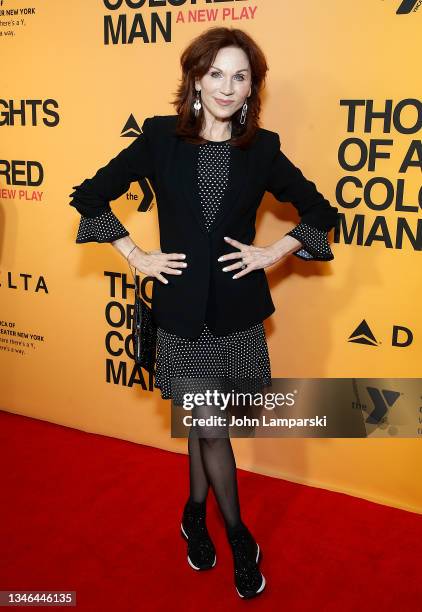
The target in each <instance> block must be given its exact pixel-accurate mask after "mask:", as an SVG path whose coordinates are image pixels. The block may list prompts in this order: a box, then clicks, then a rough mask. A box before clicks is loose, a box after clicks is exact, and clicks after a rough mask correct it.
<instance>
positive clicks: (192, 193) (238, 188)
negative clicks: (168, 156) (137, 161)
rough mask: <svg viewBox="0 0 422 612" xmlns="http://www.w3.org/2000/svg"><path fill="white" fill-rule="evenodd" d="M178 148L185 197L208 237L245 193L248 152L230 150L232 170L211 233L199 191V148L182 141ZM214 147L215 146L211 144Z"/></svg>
mask: <svg viewBox="0 0 422 612" xmlns="http://www.w3.org/2000/svg"><path fill="white" fill-rule="evenodd" d="M178 145H179V146H178V147H176V160H175V166H176V175H177V177H178V179H179V180H180V184H181V188H182V195H183V196H184V197H185V198H186V201H187V202H188V204H189V206H190V207H191V209H192V212H193V214H194V216H195V219H196V221H197V223H198V225H199V227H200V229H201V230H202V231H203V232H204V233H205V234H208V233H209V232H213V231H214V230H215V229H216V228H217V227H218V226H219V225H220V224H221V223H222V222H223V220H224V219H225V218H226V216H227V215H228V214H229V212H230V211H231V210H232V209H233V206H234V205H235V203H236V201H237V200H239V198H240V197H241V194H242V190H243V189H244V188H245V187H246V184H247V177H248V176H249V175H250V172H251V168H250V167H249V163H250V155H249V149H244V150H242V149H239V148H238V147H230V168H229V177H228V184H227V187H226V189H225V191H224V194H223V197H222V199H221V201H220V205H219V208H218V211H217V213H216V215H215V218H214V221H213V222H212V224H211V226H210V229H209V232H208V231H207V229H206V227H205V222H204V217H203V213H202V208H201V200H200V195H199V189H198V178H197V167H198V152H199V145H194V144H191V143H188V142H186V141H184V140H183V139H179V142H178ZM210 146H212V145H210Z"/></svg>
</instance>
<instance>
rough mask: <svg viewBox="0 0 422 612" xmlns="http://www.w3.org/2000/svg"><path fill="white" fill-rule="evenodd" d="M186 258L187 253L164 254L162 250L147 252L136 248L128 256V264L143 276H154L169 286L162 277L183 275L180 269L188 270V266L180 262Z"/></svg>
mask: <svg viewBox="0 0 422 612" xmlns="http://www.w3.org/2000/svg"><path fill="white" fill-rule="evenodd" d="M185 257H186V254H185V253H162V252H161V249H157V250H156V251H148V252H147V251H142V249H140V248H139V247H136V248H135V249H134V250H133V252H131V253H130V255H129V256H128V262H129V263H130V264H131V265H132V266H134V267H135V268H136V269H137V270H139V271H140V272H143V274H147V275H148V276H154V277H155V278H158V280H159V281H161V282H162V283H165V284H167V283H168V280H167V279H166V278H165V276H163V275H162V272H164V273H166V274H182V270H179V269H178V268H186V267H187V265H188V264H187V263H186V262H184V261H179V260H180V259H185Z"/></svg>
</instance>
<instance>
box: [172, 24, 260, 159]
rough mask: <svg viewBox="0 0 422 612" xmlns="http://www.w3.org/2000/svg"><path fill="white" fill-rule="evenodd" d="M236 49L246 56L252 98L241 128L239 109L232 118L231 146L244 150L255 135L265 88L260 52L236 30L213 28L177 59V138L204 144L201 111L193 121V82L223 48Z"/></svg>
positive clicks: (196, 39) (194, 40)
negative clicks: (180, 74) (261, 95)
mask: <svg viewBox="0 0 422 612" xmlns="http://www.w3.org/2000/svg"><path fill="white" fill-rule="evenodd" d="M229 46H230V47H231V46H234V47H239V48H240V49H243V51H244V52H245V53H246V55H247V57H248V59H249V63H250V67H251V95H250V96H249V98H248V100H247V102H248V112H247V116H246V121H245V123H244V124H243V125H242V124H241V123H240V116H241V113H242V109H241V108H239V109H238V110H237V111H236V112H235V113H234V114H233V115H232V117H231V122H232V137H231V139H230V141H229V142H230V144H232V145H233V146H238V147H240V148H245V147H247V146H248V145H249V144H250V143H251V141H252V140H253V139H254V137H255V135H256V131H257V129H258V127H259V115H260V111H261V98H260V93H261V90H262V89H263V88H264V86H265V77H266V73H267V70H268V66H267V61H266V58H265V55H264V53H263V51H262V50H261V49H260V47H259V46H258V45H257V44H256V42H255V41H254V40H253V39H252V38H251V36H249V34H246V32H244V31H243V30H239V29H236V28H225V27H212V28H209V29H207V30H206V31H205V32H203V33H202V34H200V35H199V36H197V37H196V38H194V39H193V40H192V41H191V42H190V44H189V45H188V46H187V47H186V48H185V50H184V51H183V52H182V54H181V56H180V64H181V68H182V77H181V82H180V84H179V86H178V88H177V91H176V94H175V98H174V100H172V102H171V103H172V104H173V105H174V106H175V108H176V111H177V114H178V120H177V125H176V134H177V135H178V136H181V137H182V138H184V139H185V140H187V141H188V142H191V143H193V144H202V143H205V142H206V140H205V139H204V138H202V137H201V136H200V135H199V134H200V132H201V130H202V128H203V123H204V111H203V109H202V108H201V110H200V111H199V113H198V116H197V117H195V114H194V110H193V102H194V99H195V78H197V79H200V78H202V77H203V76H204V74H206V73H207V71H208V70H209V68H210V66H211V65H212V63H213V61H214V59H215V56H216V55H217V53H218V51H219V50H220V49H222V48H223V47H229Z"/></svg>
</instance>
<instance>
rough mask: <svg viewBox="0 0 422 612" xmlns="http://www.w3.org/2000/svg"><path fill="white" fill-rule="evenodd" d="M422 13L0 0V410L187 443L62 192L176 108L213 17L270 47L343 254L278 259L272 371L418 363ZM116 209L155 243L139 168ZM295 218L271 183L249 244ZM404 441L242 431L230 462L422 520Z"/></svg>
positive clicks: (267, 104) (112, 263) (279, 97)
mask: <svg viewBox="0 0 422 612" xmlns="http://www.w3.org/2000/svg"><path fill="white" fill-rule="evenodd" d="M420 5H421V2H420V0H418V1H416V2H414V1H412V0H411V1H407V0H405V1H404V2H401V0H384V1H381V0H374V1H372V2H368V1H367V0H356V1H355V2H353V3H350V2H338V1H337V0H327V1H326V2H319V1H318V0H305V1H303V2H297V3H295V2H289V1H288V0H244V1H243V2H239V1H235V0H233V1H227V2H224V3H221V2H206V1H205V0H197V1H193V0H185V1H183V0H178V1H175V0H174V1H171V0H163V1H162V2H153V1H148V0H91V1H90V2H86V1H84V0H74V1H73V2H58V1H57V0H44V1H43V2H31V1H30V0H29V2H26V1H25V2H23V1H18V0H15V1H12V0H3V1H2V2H0V53H1V66H2V68H1V72H2V77H1V94H0V138H1V151H0V228H1V235H0V257H1V273H0V296H1V311H0V323H1V325H0V331H1V333H0V367H1V373H2V377H1V379H2V384H1V407H2V408H3V409H4V410H7V411H11V412H14V413H19V414H25V415H30V416H34V417H37V418H40V419H44V420H47V421H52V422H55V423H60V424H64V425H68V426H72V427H76V428H79V429H82V430H86V431H92V432H99V433H104V434H107V435H111V436H116V437H120V438H124V439H129V440H133V441H137V442H141V443H145V444H148V445H152V446H157V447H160V448H165V449H169V450H173V451H176V452H183V453H185V452H187V447H186V440H184V439H176V438H171V437H170V402H169V401H165V400H162V399H161V396H160V393H159V391H158V390H157V389H154V388H153V380H151V379H150V378H149V377H148V375H147V374H146V372H145V371H144V370H142V369H136V368H135V367H134V362H133V360H132V359H131V358H130V356H129V355H128V354H127V353H126V352H125V346H127V339H128V335H129V333H130V329H129V326H128V323H127V312H128V311H127V308H128V307H129V306H130V305H131V303H132V301H133V290H132V289H131V287H128V283H130V281H131V280H132V279H131V276H130V271H129V268H128V266H127V263H126V261H125V260H124V259H123V258H122V257H121V256H120V255H119V254H118V253H117V251H115V250H114V249H113V247H112V246H111V245H110V244H96V243H90V244H82V245H79V244H78V245H77V244H76V243H75V238H76V232H77V227H78V222H79V216H78V214H77V212H76V211H75V209H74V208H72V207H70V206H68V203H69V200H70V198H69V194H70V193H71V191H72V186H73V185H77V184H79V183H80V182H82V180H83V179H84V178H86V177H90V176H92V175H93V174H94V173H95V171H96V170H97V169H98V168H99V167H100V166H102V165H104V164H105V163H106V162H107V161H109V160H110V159H111V158H112V157H113V156H114V155H116V154H117V153H118V152H119V151H120V150H121V149H123V148H124V147H126V146H128V144H129V143H130V142H131V141H132V139H133V138H134V137H135V136H136V135H137V134H138V133H139V126H140V125H142V122H143V120H144V118H145V117H148V116H152V115H164V114H172V113H174V112H175V110H174V107H173V106H172V105H171V99H172V98H173V95H174V92H175V90H176V86H177V83H178V80H179V77H180V70H179V56H180V52H181V51H182V50H183V49H184V48H185V46H186V45H187V44H188V42H189V41H190V40H191V39H192V38H193V37H194V36H196V35H197V34H199V33H200V32H202V31H203V30H204V29H206V28H208V27H211V26H214V25H226V26H229V27H238V28H241V29H244V30H246V31H247V32H248V33H249V34H251V35H252V36H253V37H254V38H255V39H256V41H257V42H258V43H259V44H260V45H261V46H262V48H263V50H264V52H265V54H266V56H267V59H268V63H269V65H270V72H269V74H268V78H267V84H266V88H265V90H264V95H263V112H262V117H261V119H262V126H263V127H266V128H268V129H271V130H275V131H277V132H278V133H279V134H280V138H281V143H282V148H283V150H284V152H285V153H286V155H287V156H288V157H290V159H292V161H294V163H296V165H298V166H299V167H300V168H301V169H302V171H303V173H304V174H305V176H307V177H308V178H309V179H311V180H313V181H315V182H316V184H317V186H318V188H319V190H320V191H321V192H322V193H323V194H324V195H325V196H326V197H327V198H328V199H329V200H330V201H331V202H332V203H333V204H334V205H336V206H338V207H339V210H340V213H341V218H340V223H339V226H338V229H337V230H336V232H332V233H331V235H330V236H331V238H332V248H333V252H334V255H335V259H334V260H333V261H332V262H329V263H327V262H321V263H318V262H306V261H303V260H299V259H298V258H296V257H294V256H291V257H289V258H288V260H287V261H285V262H284V263H283V264H282V265H279V266H276V267H274V268H272V269H270V270H268V271H267V275H268V278H269V281H270V287H271V292H272V296H273V300H274V303H275V305H276V309H277V310H276V312H275V313H274V315H273V316H272V317H270V318H269V319H267V320H266V321H265V326H266V331H267V336H268V344H269V349H270V354H271V364H272V375H273V377H298V378H300V377H304V378H305V377H314V378H318V377H369V378H383V379H387V380H388V378H400V377H406V378H418V377H420V374H421V370H422V359H421V357H422V350H421V346H422V317H421V309H420V300H421V297H422V293H421V248H422V221H421V207H422V195H421V159H422V146H421V139H420V134H421V124H422V100H421V99H420V98H418V95H419V94H420V77H419V73H420V69H419V57H420V29H421V23H422V21H421V20H422V9H421V8H420ZM304 143H306V146H304ZM112 208H113V211H114V212H115V214H116V215H117V216H118V218H119V219H120V220H121V221H122V223H123V224H124V225H125V226H126V227H127V228H128V229H129V231H130V233H131V236H132V238H133V239H134V240H135V241H136V242H137V243H138V244H139V245H140V246H142V248H144V249H146V250H150V249H153V248H158V246H159V231H158V223H157V210H156V203H155V200H154V199H152V201H151V202H150V201H148V184H147V182H146V183H145V184H138V183H133V184H132V185H131V187H130V190H129V191H128V193H126V194H125V195H124V196H123V197H121V198H119V200H116V201H115V202H113V203H112ZM297 221H298V219H297V216H296V211H295V209H294V208H293V206H288V205H287V206H285V205H281V204H280V203H279V202H277V201H276V200H275V199H274V198H273V197H272V196H271V195H270V194H266V195H265V197H264V199H263V201H262V204H261V206H260V208H259V211H258V218H257V236H256V240H255V244H257V245H264V244H268V243H269V242H272V241H275V240H277V239H279V238H280V237H281V236H282V235H283V234H284V233H285V232H286V231H288V230H289V229H290V228H291V227H293V226H294V225H295V224H296V223H297ZM125 342H126V345H125ZM393 438H394V435H393V433H392V435H391V436H390V437H388V436H384V437H383V438H380V439H376V438H374V439H256V440H248V439H235V440H233V445H234V447H235V452H236V457H237V463H238V466H239V467H244V468H246V469H250V470H254V471H257V472H261V473H266V474H272V475H275V476H278V477H283V478H287V479H290V480H294V481H297V482H303V483H308V484H312V485H315V486H321V487H325V488H328V489H332V490H339V491H344V492H346V493H349V494H351V495H356V496H359V497H363V498H367V499H371V500H375V501H379V502H380V503H384V504H390V505H392V506H397V507H401V508H407V509H410V510H414V511H416V512H422V493H421V488H420V484H419V482H420V478H419V469H418V467H419V468H420V440H419V439H417V435H416V431H415V437H414V438H407V439H406V438H402V439H393Z"/></svg>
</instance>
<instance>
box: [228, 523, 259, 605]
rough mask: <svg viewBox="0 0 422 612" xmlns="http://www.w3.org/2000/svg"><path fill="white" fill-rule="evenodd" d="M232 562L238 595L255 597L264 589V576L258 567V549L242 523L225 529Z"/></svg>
mask: <svg viewBox="0 0 422 612" xmlns="http://www.w3.org/2000/svg"><path fill="white" fill-rule="evenodd" d="M227 537H228V540H229V542H230V545H231V547H232V553H233V562H234V583H235V586H236V591H237V593H238V595H239V596H240V597H245V598H251V597H255V596H256V595H258V594H259V593H261V592H262V591H263V590H264V587H265V578H264V576H263V575H262V574H261V572H260V571H259V569H258V565H257V564H258V559H259V555H260V549H259V545H258V544H257V542H255V540H254V538H253V537H252V534H251V533H250V531H249V529H248V528H247V527H246V525H244V524H243V523H240V524H239V525H237V526H236V527H229V528H228V529H227Z"/></svg>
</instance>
